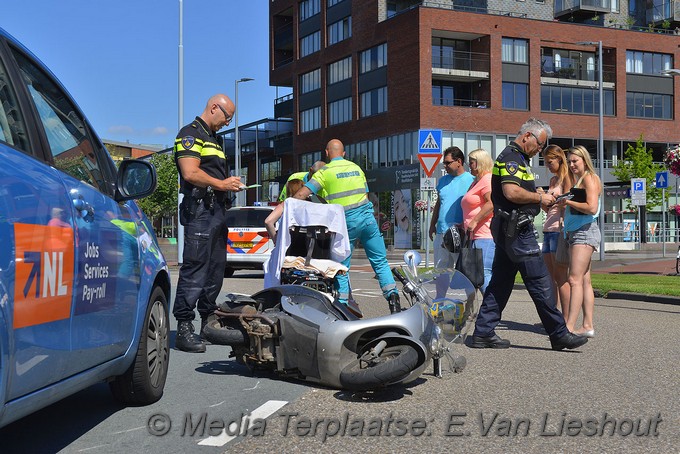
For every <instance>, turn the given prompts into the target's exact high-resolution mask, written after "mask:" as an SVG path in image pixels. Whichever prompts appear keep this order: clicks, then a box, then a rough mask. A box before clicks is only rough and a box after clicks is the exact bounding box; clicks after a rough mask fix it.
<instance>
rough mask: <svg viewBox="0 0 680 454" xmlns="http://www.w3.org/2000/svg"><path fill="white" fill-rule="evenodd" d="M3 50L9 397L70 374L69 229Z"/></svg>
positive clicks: (3, 277)
mask: <svg viewBox="0 0 680 454" xmlns="http://www.w3.org/2000/svg"><path fill="white" fill-rule="evenodd" d="M2 50H3V48H2V43H1V42H0V156H2V165H0V343H1V344H4V345H0V353H2V352H4V353H6V356H4V357H0V366H3V367H0V392H2V391H5V392H3V394H2V398H4V399H6V400H12V399H14V398H16V397H20V396H22V395H25V394H28V393H30V392H31V391H34V390H36V389H40V388H42V387H44V386H47V385H49V384H51V383H54V382H57V381H59V380H61V379H62V378H65V377H67V376H68V375H69V372H68V370H67V366H66V365H67V364H68V363H69V362H70V361H71V360H72V351H71V310H72V303H73V295H74V291H73V290H74V281H73V274H74V256H75V254H74V248H73V245H74V240H75V234H74V228H73V224H74V221H73V218H72V211H71V210H70V209H69V205H70V204H71V203H70V201H69V199H68V195H67V193H66V191H65V188H64V185H63V182H62V180H61V177H60V176H59V174H58V172H57V171H56V170H54V169H53V168H51V167H49V166H47V165H45V163H44V162H42V161H41V160H40V159H39V157H40V153H39V152H38V150H36V147H35V144H34V140H33V139H34V138H35V134H34V133H35V128H33V127H32V126H33V125H32V123H31V122H29V121H27V116H26V109H25V107H26V104H25V102H23V103H22V102H21V99H20V97H19V96H18V95H17V90H16V86H15V85H14V84H13V80H14V81H16V77H15V78H14V79H12V78H11V77H10V71H9V70H8V68H9V66H8V59H7V58H3V57H6V55H5V54H3V53H2V52H1V51H2ZM9 63H11V62H9ZM24 101H25V100H24ZM28 118H30V116H29V117H28ZM53 219H54V220H53ZM57 219H58V222H57ZM3 347H4V348H3ZM5 361H7V362H6V363H5ZM3 385H4V387H5V390H3V389H2V387H3ZM0 400H2V399H0Z"/></svg>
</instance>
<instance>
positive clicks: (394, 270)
mask: <svg viewBox="0 0 680 454" xmlns="http://www.w3.org/2000/svg"><path fill="white" fill-rule="evenodd" d="M392 274H393V275H394V277H396V278H397V279H398V280H399V282H401V285H406V284H408V281H407V280H406V278H405V277H404V275H403V274H401V272H400V271H399V268H397V267H394V268H392Z"/></svg>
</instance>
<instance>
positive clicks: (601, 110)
mask: <svg viewBox="0 0 680 454" xmlns="http://www.w3.org/2000/svg"><path fill="white" fill-rule="evenodd" d="M576 44H581V45H584V46H595V45H597V85H598V87H599V91H600V105H599V109H598V115H597V116H598V120H599V129H600V133H599V140H598V143H597V161H598V170H599V172H600V178H601V180H602V185H603V186H604V89H603V87H602V41H579V42H577V43H576ZM599 220H600V228H601V229H602V235H601V236H600V261H604V245H605V240H604V231H605V230H604V191H603V195H602V196H601V197H600V216H599Z"/></svg>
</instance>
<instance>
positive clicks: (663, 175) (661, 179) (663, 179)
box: [656, 172, 668, 189]
mask: <svg viewBox="0 0 680 454" xmlns="http://www.w3.org/2000/svg"><path fill="white" fill-rule="evenodd" d="M656 188H657V189H666V188H668V172H656Z"/></svg>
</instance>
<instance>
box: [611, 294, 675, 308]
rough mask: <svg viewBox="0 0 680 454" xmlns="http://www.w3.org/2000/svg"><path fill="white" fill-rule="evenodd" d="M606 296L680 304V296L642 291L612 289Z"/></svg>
mask: <svg viewBox="0 0 680 454" xmlns="http://www.w3.org/2000/svg"><path fill="white" fill-rule="evenodd" d="M604 298H606V299H617V300H629V301H643V302H645V303H659V304H671V305H674V306H680V298H677V297H675V296H667V295H643V294H640V293H629V292H617V291H611V292H608V293H607V294H606V295H605V296H604Z"/></svg>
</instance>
